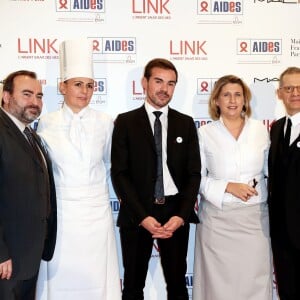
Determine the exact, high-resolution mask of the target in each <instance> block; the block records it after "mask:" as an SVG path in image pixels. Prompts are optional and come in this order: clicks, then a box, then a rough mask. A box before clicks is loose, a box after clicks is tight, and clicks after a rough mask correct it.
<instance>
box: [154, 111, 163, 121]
mask: <svg viewBox="0 0 300 300" xmlns="http://www.w3.org/2000/svg"><path fill="white" fill-rule="evenodd" d="M153 113H154V115H155V117H156V119H159V117H160V116H161V114H162V112H161V111H154V112H153Z"/></svg>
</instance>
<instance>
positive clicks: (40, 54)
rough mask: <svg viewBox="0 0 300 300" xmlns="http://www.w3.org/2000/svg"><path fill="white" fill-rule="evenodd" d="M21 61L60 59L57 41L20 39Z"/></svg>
mask: <svg viewBox="0 0 300 300" xmlns="http://www.w3.org/2000/svg"><path fill="white" fill-rule="evenodd" d="M17 53H18V56H19V57H18V58H19V59H58V43H57V39H49V38H40V39H37V38H26V39H25V38H24V39H22V38H18V40H17Z"/></svg>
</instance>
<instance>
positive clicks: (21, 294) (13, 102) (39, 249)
mask: <svg viewBox="0 0 300 300" xmlns="http://www.w3.org/2000/svg"><path fill="white" fill-rule="evenodd" d="M42 96H43V93H42V87H41V84H40V83H39V81H38V80H37V78H36V74H35V73H34V72H30V71H25V70H22V71H17V72H14V73H11V74H10V75H8V76H7V78H6V79H5V80H4V85H3V95H2V101H1V102H2V103H1V108H0V299H1V300H33V299H34V297H35V286H36V280H37V274H38V270H39V265H40V261H41V258H42V257H43V259H45V260H49V259H51V257H52V254H53V251H54V247H55V240H56V199H55V190H54V182H53V176H52V170H51V164H50V161H49V158H48V156H47V154H46V152H45V150H44V148H43V147H42V144H41V142H40V139H39V138H38V136H37V135H36V134H35V133H34V132H33V131H32V130H31V129H30V128H29V126H28V125H29V124H30V123H31V122H33V121H34V120H35V119H36V118H37V117H38V116H39V115H40V113H41V109H42ZM25 128H27V131H28V130H29V134H28V137H29V138H27V136H26V135H25V134H24V133H23V131H24V130H25ZM30 140H31V142H32V143H33V144H32V145H31V144H30ZM33 146H34V147H33ZM36 147H37V148H36Z"/></svg>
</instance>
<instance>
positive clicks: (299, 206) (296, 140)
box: [269, 67, 300, 300]
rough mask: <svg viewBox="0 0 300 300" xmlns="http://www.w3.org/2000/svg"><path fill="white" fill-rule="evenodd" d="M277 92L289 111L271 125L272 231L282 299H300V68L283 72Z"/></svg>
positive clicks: (270, 188)
mask: <svg viewBox="0 0 300 300" xmlns="http://www.w3.org/2000/svg"><path fill="white" fill-rule="evenodd" d="M277 93H278V98H279V99H281V100H282V101H283V104H284V106H285V108H286V113H287V115H286V117H284V118H281V119H279V120H278V121H276V122H275V123H274V124H273V126H272V128H271V147H270V153H269V210H270V214H269V215H270V233H271V242H272V249H273V256H274V268H275V275H276V280H277V285H278V293H279V296H280V300H299V299H300V186H299V185H300V135H299V134H300V68H296V67H290V68H288V69H286V70H285V71H284V72H283V73H282V74H281V75H280V78H279V89H278V91H277ZM289 120H290V121H289ZM289 124H290V125H289Z"/></svg>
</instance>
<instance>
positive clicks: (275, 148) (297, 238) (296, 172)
mask: <svg viewBox="0 0 300 300" xmlns="http://www.w3.org/2000/svg"><path fill="white" fill-rule="evenodd" d="M284 124H285V117H284V118H281V119H279V120H278V121H277V122H275V123H274V124H273V125H272V127H271V134H270V136H271V146H270V152H269V179H268V188H269V198H268V202H269V211H270V229H271V237H272V238H276V237H277V235H278V234H279V232H280V231H279V229H280V227H281V225H282V222H286V223H285V224H284V226H285V228H286V229H287V232H288V234H289V238H290V240H291V241H292V243H293V244H294V245H295V246H296V247H297V248H298V249H300V136H298V138H297V139H296V140H295V141H294V142H293V144H292V145H290V149H289V153H288V165H287V169H286V173H285V174H278V172H277V171H276V160H278V159H279V157H280V153H281V152H282V139H283V132H284ZM280 181H281V182H282V183H280ZM278 182H279V183H278ZM284 214H285V215H284Z"/></svg>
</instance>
